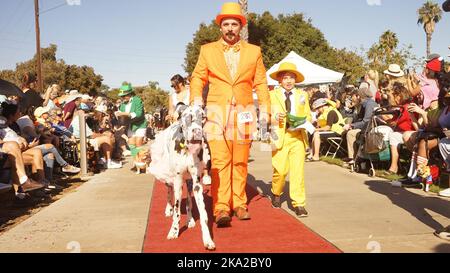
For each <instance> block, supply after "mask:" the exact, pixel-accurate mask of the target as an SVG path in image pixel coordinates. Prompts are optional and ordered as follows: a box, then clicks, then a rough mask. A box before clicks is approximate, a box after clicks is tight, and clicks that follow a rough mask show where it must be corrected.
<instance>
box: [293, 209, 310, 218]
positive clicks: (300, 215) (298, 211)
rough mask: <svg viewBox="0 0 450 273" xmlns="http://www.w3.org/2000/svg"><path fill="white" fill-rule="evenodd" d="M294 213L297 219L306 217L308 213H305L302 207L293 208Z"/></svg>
mask: <svg viewBox="0 0 450 273" xmlns="http://www.w3.org/2000/svg"><path fill="white" fill-rule="evenodd" d="M294 212H295V214H296V215H297V217H298V218H305V217H308V212H307V211H306V209H305V208H304V207H295V208H294Z"/></svg>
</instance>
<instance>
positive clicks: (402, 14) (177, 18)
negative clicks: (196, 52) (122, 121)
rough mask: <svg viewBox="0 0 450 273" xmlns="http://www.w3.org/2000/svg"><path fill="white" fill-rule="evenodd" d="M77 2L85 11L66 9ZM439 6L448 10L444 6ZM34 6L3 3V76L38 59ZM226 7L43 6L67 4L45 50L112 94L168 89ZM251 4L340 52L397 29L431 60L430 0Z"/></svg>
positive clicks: (449, 33) (46, 25) (181, 1)
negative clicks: (304, 23) (189, 48)
mask: <svg viewBox="0 0 450 273" xmlns="http://www.w3.org/2000/svg"><path fill="white" fill-rule="evenodd" d="M76 1H79V2H80V5H64V3H67V2H69V3H70V2H72V3H73V2H75V3H76ZM434 1H435V2H437V3H439V4H442V2H443V1H444V0H434ZM33 2H34V1H32V0H1V1H0V69H12V68H14V67H15V64H16V63H17V62H22V61H25V60H28V59H30V58H31V57H32V56H33V54H34V51H35V42H34V39H35V36H34V6H33ZM224 2H227V1H222V0H191V1H186V0H172V1H149V0H129V1H125V0H40V3H41V11H45V10H47V9H51V8H53V7H56V6H60V5H63V6H61V7H59V8H57V9H55V10H51V11H49V12H46V13H43V14H42V15H41V35H42V38H41V43H42V46H43V47H45V46H48V45H49V44H50V43H54V44H57V45H58V47H59V49H58V58H62V59H64V60H65V61H66V62H67V63H68V64H77V65H89V66H92V67H94V68H95V71H96V72H97V73H100V74H101V75H103V77H104V83H105V84H107V85H109V86H110V87H117V86H119V85H120V83H121V82H123V81H130V82H132V83H133V84H134V85H143V84H146V83H147V82H148V81H158V82H159V83H160V86H161V87H162V88H164V89H166V90H170V83H169V79H170V78H171V76H173V75H174V74H177V73H180V74H182V75H184V70H183V68H182V64H183V63H184V56H185V47H186V44H187V43H188V42H190V41H191V40H192V35H193V34H194V33H195V31H196V30H197V29H198V26H199V24H200V23H202V22H206V23H209V22H211V20H212V19H213V18H215V16H216V15H217V13H218V12H219V11H220V7H221V5H222V3H224ZM249 2H250V6H249V9H250V11H251V12H256V13H262V12H264V11H270V12H271V13H272V14H274V15H277V14H280V13H284V14H291V13H295V12H303V13H305V14H306V16H307V17H310V18H312V21H313V24H314V25H315V26H316V27H318V28H319V29H320V30H321V31H322V32H323V33H324V35H325V37H326V39H327V40H328V41H329V42H330V43H331V45H332V46H334V47H337V48H343V47H347V48H352V49H358V48H360V47H361V46H363V47H365V48H368V47H370V46H371V45H372V44H373V43H374V42H376V41H377V40H378V37H379V36H380V34H381V33H382V32H383V31H385V30H387V29H391V30H392V31H394V32H396V33H397V34H398V37H399V39H400V42H401V44H413V46H414V49H413V51H414V53H415V54H416V55H417V56H418V57H422V56H423V55H424V54H425V46H426V45H425V34H424V31H423V29H422V27H420V26H418V25H417V24H416V23H417V14H416V11H417V9H418V8H419V7H420V6H421V5H422V4H423V2H424V0H408V1H404V0H339V1H336V0H314V1H313V0H249ZM373 3H375V5H374V4H373ZM370 4H371V5H370ZM377 4H380V5H377ZM448 46H450V13H444V14H443V19H442V21H441V22H440V23H439V24H438V26H437V29H436V32H435V34H434V36H433V44H432V50H433V51H434V52H437V53H440V54H441V55H445V56H447V55H449V54H450V50H448ZM283 57H284V56H280V59H282V58H283ZM267 69H268V68H267ZM67 88H69V87H67Z"/></svg>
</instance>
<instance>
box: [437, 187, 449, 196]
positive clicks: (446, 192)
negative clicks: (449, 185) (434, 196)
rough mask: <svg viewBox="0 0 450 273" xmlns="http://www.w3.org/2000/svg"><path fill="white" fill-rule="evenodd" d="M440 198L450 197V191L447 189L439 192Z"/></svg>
mask: <svg viewBox="0 0 450 273" xmlns="http://www.w3.org/2000/svg"><path fill="white" fill-rule="evenodd" d="M439 196H442V197H450V189H446V190H443V191H441V192H439Z"/></svg>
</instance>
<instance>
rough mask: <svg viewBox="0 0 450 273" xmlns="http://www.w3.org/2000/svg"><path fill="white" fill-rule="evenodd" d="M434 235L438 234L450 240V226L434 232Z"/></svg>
mask: <svg viewBox="0 0 450 273" xmlns="http://www.w3.org/2000/svg"><path fill="white" fill-rule="evenodd" d="M434 235H436V236H437V237H439V238H441V239H443V240H446V241H450V226H448V227H446V228H445V229H444V230H442V231H436V232H435V233H434Z"/></svg>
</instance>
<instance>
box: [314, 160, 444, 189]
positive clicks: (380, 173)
mask: <svg viewBox="0 0 450 273" xmlns="http://www.w3.org/2000/svg"><path fill="white" fill-rule="evenodd" d="M320 160H321V161H323V162H326V163H328V164H332V165H337V166H339V167H344V166H345V164H346V163H345V162H344V161H342V159H340V158H332V157H325V156H323V157H321V158H320ZM376 176H377V177H378V178H383V179H386V180H389V181H396V180H400V179H404V178H406V176H403V175H392V174H389V175H388V174H387V173H385V171H384V170H376ZM442 190H445V189H444V188H441V187H440V186H439V185H432V186H431V187H430V192H432V193H436V194H437V193H439V192H440V191H442Z"/></svg>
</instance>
